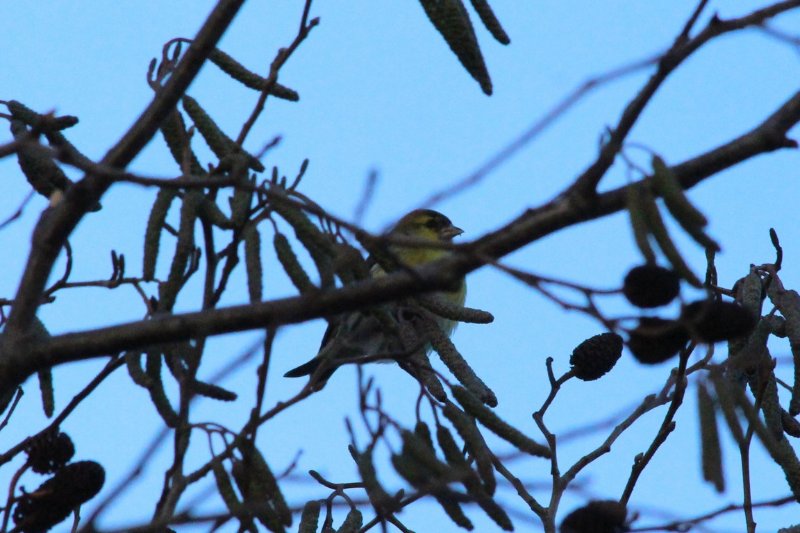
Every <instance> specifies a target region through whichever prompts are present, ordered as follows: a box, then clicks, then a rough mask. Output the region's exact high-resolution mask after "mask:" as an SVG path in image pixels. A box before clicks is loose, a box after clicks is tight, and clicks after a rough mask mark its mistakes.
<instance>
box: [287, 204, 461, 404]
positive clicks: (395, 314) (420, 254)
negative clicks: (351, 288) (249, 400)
mask: <svg viewBox="0 0 800 533" xmlns="http://www.w3.org/2000/svg"><path fill="white" fill-rule="evenodd" d="M462 233H463V230H461V229H460V228H457V227H456V226H454V225H453V223H452V222H450V219H449V218H447V217H446V216H444V215H443V214H441V213H439V212H437V211H433V210H430V209H417V210H415V211H412V212H411V213H409V214H407V215H406V216H404V217H403V218H401V219H400V221H399V222H398V223H397V224H396V225H395V226H394V227H393V228H392V229H391V231H389V233H388V234H387V235H386V236H387V237H388V239H389V240H390V244H389V246H388V247H387V251H388V253H387V256H388V257H387V261H389V262H395V263H397V266H396V267H394V270H398V269H402V268H415V267H419V266H421V265H424V264H426V263H430V262H433V261H436V260H438V259H442V258H444V257H447V256H449V255H451V254H452V253H453V252H452V250H450V249H448V248H447V247H446V246H445V247H442V246H430V247H427V246H425V245H424V244H425V243H426V242H430V243H434V244H436V245H441V244H445V245H446V244H449V243H451V242H452V241H453V238H455V237H457V236H459V235H461V234H462ZM393 237H403V238H410V239H415V240H416V241H417V243H414V244H398V243H391V239H392V238H393ZM370 275H371V276H372V277H373V278H377V277H381V276H384V275H386V271H385V270H384V268H383V267H382V266H381V265H380V264H378V263H377V262H376V263H375V264H374V265H373V266H372V267H371V269H370ZM466 294H467V286H466V283H465V281H464V280H463V279H462V280H461V282H460V284H459V286H458V288H457V289H455V290H453V291H441V292H437V293H436V297H437V299H440V300H441V301H442V303H444V304H445V305H452V306H454V307H463V305H464V300H465V298H466ZM417 318H418V317H415V312H414V309H413V308H412V307H411V306H409V305H402V304H400V303H398V302H392V303H389V304H385V305H383V306H379V307H377V308H375V309H372V310H365V311H359V312H353V313H350V314H348V315H346V316H344V317H341V318H339V319H338V320H333V321H331V323H330V324H329V326H328V329H327V330H326V331H325V336H324V337H323V338H322V344H321V346H320V349H319V353H317V355H316V356H315V357H314V358H313V359H311V360H310V361H308V362H306V363H304V364H302V365H300V366H298V367H297V368H294V369H292V370H290V371H289V372H287V373H286V374H285V376H286V377H291V378H295V377H302V376H311V379H312V381H314V382H315V387H316V388H318V389H319V388H322V387H323V386H324V385H325V382H326V381H327V380H328V378H330V376H331V374H333V372H334V371H335V370H336V369H337V368H338V367H339V366H341V365H342V364H343V363H345V362H352V363H359V362H368V361H374V360H381V359H384V360H391V359H397V358H401V357H403V356H408V355H410V353H409V352H412V353H413V352H415V351H416V352H418V351H420V350H423V351H424V352H425V353H427V352H428V351H430V344H429V343H427V342H422V343H421V342H419V341H420V339H422V338H424V336H423V335H422V334H421V332H419V331H413V332H411V334H410V335H409V334H408V331H406V334H404V332H403V328H407V327H408V326H410V327H411V328H413V329H414V330H418V329H420V328H419V324H418V321H417ZM435 321H436V323H437V325H438V326H439V328H440V329H441V330H442V332H443V333H444V334H445V335H446V336H448V337H449V336H450V334H451V333H452V332H453V330H454V329H455V326H456V321H454V320H450V319H448V318H444V317H441V316H436V317H435ZM409 337H411V338H410V340H409ZM409 342H411V343H412V344H415V345H414V346H413V347H410V346H409Z"/></svg>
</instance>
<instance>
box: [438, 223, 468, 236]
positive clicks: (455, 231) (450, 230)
mask: <svg viewBox="0 0 800 533" xmlns="http://www.w3.org/2000/svg"><path fill="white" fill-rule="evenodd" d="M462 233H464V230H463V229H461V228H457V227H455V226H449V227H447V228H444V229H443V230H442V232H441V235H442V238H443V239H452V238H453V237H458V236H459V235H461V234H462Z"/></svg>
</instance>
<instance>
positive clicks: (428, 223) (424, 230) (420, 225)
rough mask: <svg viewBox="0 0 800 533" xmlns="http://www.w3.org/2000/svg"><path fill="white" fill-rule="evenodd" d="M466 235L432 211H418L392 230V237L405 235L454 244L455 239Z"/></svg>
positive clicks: (448, 220) (441, 215)
mask: <svg viewBox="0 0 800 533" xmlns="http://www.w3.org/2000/svg"><path fill="white" fill-rule="evenodd" d="M462 233H464V230H462V229H461V228H458V227H456V226H454V225H453V223H452V222H450V219H449V218H447V217H446V216H444V215H443V214H441V213H439V212H438V211H433V210H432V209H416V210H414V211H412V212H410V213H409V214H407V215H406V216H404V217H403V218H401V219H400V221H399V222H398V223H397V224H396V225H395V226H394V228H392V231H391V232H390V235H403V236H406V237H414V238H418V239H425V240H430V241H438V242H452V240H453V238H454V237H457V236H459V235H461V234H462Z"/></svg>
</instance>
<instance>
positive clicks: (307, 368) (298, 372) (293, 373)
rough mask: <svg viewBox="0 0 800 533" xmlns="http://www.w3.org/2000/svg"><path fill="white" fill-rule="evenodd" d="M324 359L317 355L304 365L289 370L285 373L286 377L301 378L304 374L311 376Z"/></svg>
mask: <svg viewBox="0 0 800 533" xmlns="http://www.w3.org/2000/svg"><path fill="white" fill-rule="evenodd" d="M321 362H322V359H320V358H319V357H315V358H314V359H312V360H310V361H308V362H306V363H303V364H302V365H300V366H298V367H296V368H293V369H291V370H289V371H288V372H287V373H285V374H284V375H283V377H286V378H301V377H303V376H310V375H311V374H313V373H314V371H315V370H316V369H317V368H319V365H320V363H321Z"/></svg>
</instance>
